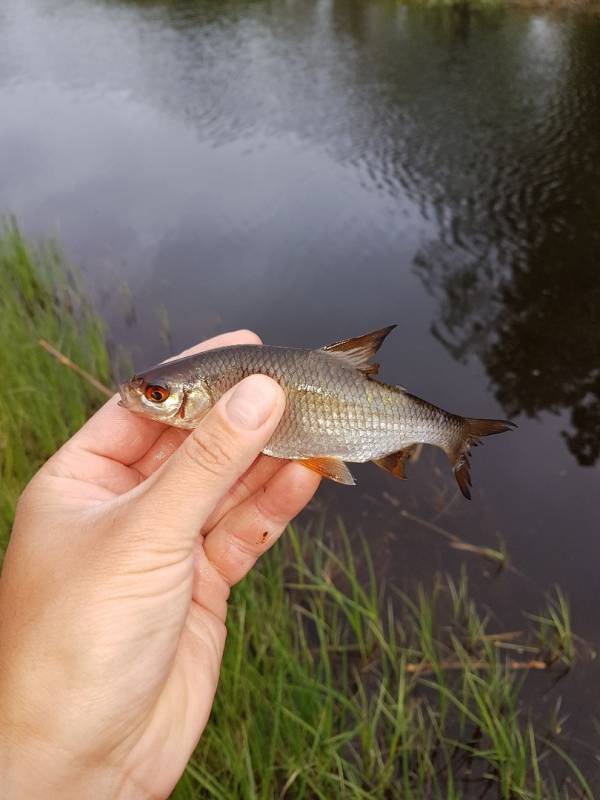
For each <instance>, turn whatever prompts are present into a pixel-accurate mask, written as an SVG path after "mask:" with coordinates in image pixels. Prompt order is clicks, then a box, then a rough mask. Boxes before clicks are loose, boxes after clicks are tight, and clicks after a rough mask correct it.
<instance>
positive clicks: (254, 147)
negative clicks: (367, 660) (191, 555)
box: [0, 0, 600, 740]
mask: <svg viewBox="0 0 600 800" xmlns="http://www.w3.org/2000/svg"><path fill="white" fill-rule="evenodd" d="M0 209H2V210H6V211H11V212H13V213H15V214H16V215H17V217H18V219H19V221H20V222H21V224H22V225H23V227H24V228H25V230H26V231H27V232H33V233H48V232H54V233H57V234H58V235H59V236H60V237H61V239H62V241H63V242H64V244H65V247H66V250H67V252H68V254H69V255H70V256H71V257H72V258H73V259H75V260H76V261H77V262H79V263H80V264H82V265H83V268H84V270H85V271H86V274H87V277H88V280H89V282H90V284H91V285H92V287H93V291H94V292H95V295H96V298H97V300H98V303H99V306H100V308H101V310H102V312H103V314H104V315H105V317H106V319H107V321H108V323H109V327H110V338H111V342H112V344H113V345H114V346H115V347H116V346H117V345H122V346H124V347H126V348H128V349H129V350H130V351H132V352H133V353H134V358H135V361H136V363H138V365H140V366H143V365H147V364H148V363H149V362H153V361H155V360H157V359H159V358H161V357H164V356H165V354H166V353H168V352H171V351H176V350H178V349H181V348H183V347H185V346H188V345H189V344H191V343H193V342H194V341H196V340H198V339H201V338H204V337H206V336H208V335H210V334H213V333H215V332H218V331H222V330H226V329H230V328H236V327H250V328H253V329H255V330H257V331H258V332H259V333H260V334H261V335H262V337H263V338H264V339H265V340H266V341H268V342H271V343H278V344H297V345H318V344H323V343H326V342H328V341H333V340H335V339H339V338H343V337H346V336H350V335H354V334H359V333H363V332H364V331H366V330H369V329H371V328H377V327H381V326H383V325H386V324H389V323H390V322H398V323H399V328H398V330H397V331H396V332H395V333H394V335H393V336H392V337H391V338H390V340H389V342H388V343H386V345H385V349H384V351H383V354H382V360H383V363H384V373H383V375H384V378H385V379H387V380H389V381H392V382H398V383H401V384H402V385H404V386H407V387H408V388H410V389H411V390H412V391H413V392H415V393H417V394H420V395H422V396H424V397H425V398H427V399H429V400H432V401H434V402H436V403H438V404H440V405H442V406H444V407H446V408H448V409H449V410H453V411H458V412H460V413H464V414H469V415H472V416H510V417H512V418H513V419H516V420H517V421H518V423H519V426H520V427H519V430H518V432H516V433H513V434H511V435H506V436H503V437H495V438H494V439H493V440H491V441H489V443H486V447H484V448H482V449H480V450H477V451H475V453H474V458H473V475H474V480H475V491H474V500H473V502H472V503H470V504H469V503H467V502H465V501H463V500H462V498H457V497H456V490H455V486H454V485H453V481H452V478H451V475H450V471H449V469H448V467H447V464H446V463H445V461H444V458H443V456H441V455H439V454H437V453H433V452H424V454H423V456H422V457H421V459H420V461H419V462H418V463H417V464H416V465H414V466H413V468H412V469H411V474H410V481H409V482H406V483H403V484H400V483H397V482H394V480H393V479H392V478H389V477H387V476H385V475H384V474H383V473H381V472H380V471H378V470H376V469H374V468H370V467H365V468H359V469H357V470H355V471H356V473H357V474H358V476H359V478H360V485H359V488H357V489H355V490H353V491H352V492H351V491H350V490H348V489H344V488H338V487H326V488H324V490H323V491H322V494H321V495H320V501H319V502H320V503H321V504H322V505H326V506H327V507H329V508H330V509H333V510H336V509H337V510H340V511H341V512H342V513H343V514H344V515H345V516H346V519H347V521H348V522H349V523H350V524H351V525H352V526H354V527H356V525H357V524H358V525H360V527H362V529H363V530H364V531H366V532H367V533H368V534H369V536H371V537H372V539H373V543H374V550H375V554H376V560H377V561H378V564H379V568H380V569H381V571H382V573H383V574H384V575H385V577H386V580H388V581H389V582H395V581H396V582H398V583H403V582H405V581H406V580H411V579H414V578H415V577H419V578H424V579H427V577H428V576H430V575H431V574H432V572H433V570H434V569H442V570H445V569H448V570H456V569H457V566H458V564H459V562H460V558H459V555H458V554H457V553H455V552H454V551H452V550H450V549H449V548H448V547H447V545H446V544H445V543H444V542H443V541H442V540H441V539H439V538H437V537H436V535H435V534H432V533H430V532H428V531H427V530H426V529H425V528H423V527H422V526H421V525H419V524H418V523H416V522H411V521H407V520H406V519H403V518H401V517H400V514H399V510H400V509H406V510H408V511H409V512H410V513H411V514H415V515H417V516H418V517H420V518H423V519H426V520H431V519H435V520H436V521H437V524H439V525H442V526H444V527H446V528H448V529H450V530H451V531H453V532H456V533H459V534H460V535H461V536H463V537H464V538H465V539H467V540H468V541H471V542H475V543H477V544H482V545H489V546H497V544H498V540H499V539H502V540H504V541H505V542H506V545H507V548H508V551H509V554H510V557H511V559H512V561H513V563H514V564H515V566H516V567H517V568H518V569H519V570H520V571H521V572H522V573H523V574H524V575H525V576H526V577H525V578H524V577H520V576H517V575H515V574H512V573H505V574H504V575H502V576H501V577H500V578H493V577H492V576H490V575H489V574H488V571H486V569H484V568H483V566H482V564H481V562H479V561H478V560H477V559H475V558H471V559H470V561H469V566H470V573H471V576H472V581H473V583H474V585H475V588H476V591H477V594H478V597H479V598H480V599H481V600H482V601H483V602H485V603H487V604H488V605H489V606H490V607H491V608H492V609H493V610H494V612H495V613H496V614H497V615H498V617H499V620H500V621H501V622H500V623H499V624H503V625H506V626H507V627H510V626H511V625H515V624H516V625H519V624H522V618H521V617H520V610H521V609H522V608H524V607H528V608H530V609H533V610H536V609H537V607H538V606H539V603H540V597H541V595H542V594H543V592H544V591H546V590H548V589H549V588H550V587H552V586H553V585H554V584H555V583H558V584H560V585H561V586H562V587H564V588H565V589H566V590H567V593H568V595H569V597H570V598H571V601H572V606H573V616H574V625H575V628H576V629H577V630H578V632H579V633H580V634H581V635H582V636H584V637H586V638H587V639H589V640H592V641H594V642H596V643H598V642H599V641H600V597H599V593H598V589H597V586H598V565H599V562H600V542H599V537H598V533H599V530H600V510H599V509H600V504H599V484H600V471H599V464H600V17H594V16H591V15H585V14H580V15H576V14H573V15H563V14H554V15H550V14H545V13H531V12H526V11H516V10H512V11H508V10H502V9H495V10H484V11H474V10H469V9H468V7H463V6H461V7H455V8H444V9H416V8H406V7H403V6H401V5H399V4H397V3H393V2H386V0H380V1H377V0H374V1H373V2H365V0H360V1H359V0H330V1H329V2H325V1H323V2H306V1H304V2H299V1H298V2H295V1H294V0H287V2H280V3H275V2H273V3H269V2H260V1H257V2H241V0H240V2H219V3H216V2H215V3H209V2H176V1H175V2H168V3H167V2H139V3H135V2H130V3H127V2H116V0H115V2H108V0H107V1H106V2H102V0H96V1H94V0H87V2H86V1H85V0H3V2H2V4H1V5H0ZM167 317H168V319H169V320H170V323H169V324H168V325H167V324H166V322H165V319H166V318H167ZM384 493H386V494H384ZM390 497H391V498H392V499H391V500H390ZM398 504H399V507H397V505H398ZM599 679H600V674H599V670H598V669H597V668H595V667H594V665H593V664H591V665H587V666H584V667H581V668H580V670H579V671H578V673H577V677H576V678H573V677H571V678H569V679H567V680H566V681H565V682H563V685H562V687H561V691H564V693H565V694H566V695H567V696H568V699H569V703H568V704H567V705H568V707H569V709H570V711H571V718H570V720H569V722H568V728H569V731H570V733H571V734H572V736H573V737H574V740H576V739H578V738H584V737H585V738H587V737H588V735H589V732H590V730H591V720H592V716H594V715H597V716H599V717H600V700H599V699H598V693H597V690H596V687H597V685H598V680H599ZM553 702H554V698H552V697H550V698H549V699H548V701H547V704H548V708H549V707H550V706H551V705H552V704H553Z"/></svg>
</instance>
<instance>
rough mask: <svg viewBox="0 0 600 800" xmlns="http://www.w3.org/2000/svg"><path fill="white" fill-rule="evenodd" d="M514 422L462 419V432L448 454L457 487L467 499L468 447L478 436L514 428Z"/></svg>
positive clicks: (468, 475)
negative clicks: (460, 437)
mask: <svg viewBox="0 0 600 800" xmlns="http://www.w3.org/2000/svg"><path fill="white" fill-rule="evenodd" d="M516 427H517V426H516V425H515V423H514V422H509V421H508V420H505V419H469V418H468V417H467V418H465V420H464V433H463V438H462V440H461V441H460V443H459V445H458V447H457V448H455V449H454V450H453V451H452V452H450V453H449V454H448V456H449V458H450V462H451V463H452V470H453V472H454V477H455V478H456V482H457V483H458V488H459V489H460V491H461V492H462V494H463V496H464V497H466V498H467V500H470V499H471V489H470V486H471V473H470V470H469V449H470V448H471V447H475V446H476V445H478V444H482V442H480V441H479V440H480V437H482V436H491V435H492V434H494V433H504V432H505V431H510V430H511V429H512V428H516Z"/></svg>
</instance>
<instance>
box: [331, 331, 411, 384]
mask: <svg viewBox="0 0 600 800" xmlns="http://www.w3.org/2000/svg"><path fill="white" fill-rule="evenodd" d="M395 327H396V325H388V327H387V328H380V329H379V330H378V331H372V332H371V333H365V334H363V335H362V336H356V337H355V338H354V339H344V340H343V341H341V342H334V343H333V344H327V345H325V347H322V348H321V350H322V351H323V352H325V353H329V354H330V355H332V356H336V357H337V358H339V359H340V360H342V361H345V362H346V364H348V366H349V367H354V369H358V370H360V371H361V372H364V373H365V375H377V372H378V371H379V364H369V359H370V358H372V357H373V356H374V355H375V353H376V352H377V351H378V350H379V348H380V347H381V344H382V342H383V340H384V339H385V337H386V336H387V335H388V333H391V332H392V331H393V330H394V328H395Z"/></svg>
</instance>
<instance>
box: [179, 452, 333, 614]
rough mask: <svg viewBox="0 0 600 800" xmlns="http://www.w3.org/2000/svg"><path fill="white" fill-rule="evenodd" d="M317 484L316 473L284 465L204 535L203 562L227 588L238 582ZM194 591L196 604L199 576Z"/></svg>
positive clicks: (200, 595)
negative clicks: (262, 486)
mask: <svg viewBox="0 0 600 800" xmlns="http://www.w3.org/2000/svg"><path fill="white" fill-rule="evenodd" d="M319 480H320V478H319V476H318V475H317V474H316V473H314V472H311V471H310V470H307V469H306V467H303V466H302V465H301V464H294V463H293V462H292V463H289V464H286V466H284V467H283V468H282V469H280V470H279V471H278V472H277V473H276V474H275V475H274V476H273V477H272V478H271V480H270V481H269V482H268V483H267V484H266V486H265V487H264V488H263V489H260V490H259V491H258V492H256V493H255V494H253V495H252V496H251V497H249V498H247V499H246V500H245V501H244V502H243V503H241V504H240V505H238V506H236V507H235V508H232V509H231V510H230V511H229V512H228V513H227V514H225V516H224V517H223V518H222V519H221V521H220V522H219V523H218V524H217V525H216V527H215V528H214V529H213V530H212V531H211V532H210V533H209V534H207V536H206V538H205V539H204V553H205V555H206V558H207V559H208V561H209V562H210V563H211V564H212V565H213V566H214V567H215V568H216V569H217V570H218V572H219V573H220V574H221V575H222V576H223V577H224V578H225V580H226V581H227V583H228V584H229V585H230V586H232V585H233V584H234V583H237V582H238V581H239V580H241V579H242V578H243V577H244V575H246V573H247V572H248V571H249V570H250V569H251V568H252V566H253V565H254V563H255V561H256V559H257V558H258V557H259V556H260V555H262V554H263V553H264V552H266V551H267V550H268V549H269V548H270V547H271V546H272V545H273V544H274V543H275V542H276V541H277V539H278V538H279V536H280V535H281V533H282V532H283V530H284V529H285V527H286V525H287V524H288V523H289V522H290V521H291V520H292V519H293V518H294V517H295V516H296V514H298V513H299V512H300V511H301V510H302V509H303V508H304V506H305V505H306V504H307V503H308V501H309V500H310V499H311V497H312V496H313V494H314V493H315V491H316V490H317V487H318V485H319ZM200 565H202V562H200ZM205 577H206V574H205ZM194 589H195V595H196V596H197V598H198V601H200V599H201V597H202V594H203V592H202V573H200V575H199V578H198V580H196V581H195V587H194Z"/></svg>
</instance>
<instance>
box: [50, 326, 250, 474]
mask: <svg viewBox="0 0 600 800" xmlns="http://www.w3.org/2000/svg"><path fill="white" fill-rule="evenodd" d="M234 344H260V339H259V337H258V336H257V335H256V334H255V333H252V332H251V331H246V330H240V331H233V332H231V333H224V334H222V335H220V336H215V337H214V338H212V339H208V340H207V341H205V342H202V343H201V344H198V345H196V346H195V347H192V348H191V349H190V350H185V351H184V352H183V353H182V354H181V355H191V354H192V353H199V352H203V351H204V350H211V349H213V348H215V347H226V346H228V345H234ZM118 399H119V398H118V397H117V396H116V395H115V397H113V398H112V399H111V400H109V401H108V402H107V403H106V404H105V405H104V406H102V408H101V409H100V410H99V411H98V412H97V413H96V414H94V416H93V417H92V418H91V419H90V420H89V421H88V422H86V424H85V425H84V426H83V427H82V428H81V430H80V431H79V432H78V433H76V434H75V436H74V437H73V438H72V439H71V440H70V441H69V442H68V443H67V445H65V447H64V448H63V449H62V450H61V451H59V453H58V454H57V456H56V457H57V458H61V457H68V456H69V455H71V454H73V453H74V452H77V451H79V452H81V451H82V450H84V451H86V452H88V453H93V454H94V455H97V456H103V457H106V458H111V459H114V460H115V461H118V462H119V463H121V464H127V465H130V464H133V463H134V462H135V461H137V460H139V459H140V458H142V457H143V455H144V454H145V453H146V452H147V451H148V449H149V448H150V447H151V446H152V445H153V444H154V442H156V440H157V439H158V437H159V436H160V434H161V433H162V432H163V431H164V430H165V426H164V425H162V424H161V423H159V422H155V421H154V420H150V419H147V418H146V417H143V416H141V415H139V414H134V413H132V412H131V411H128V410H127V409H125V408H121V406H119V405H117V402H118Z"/></svg>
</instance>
